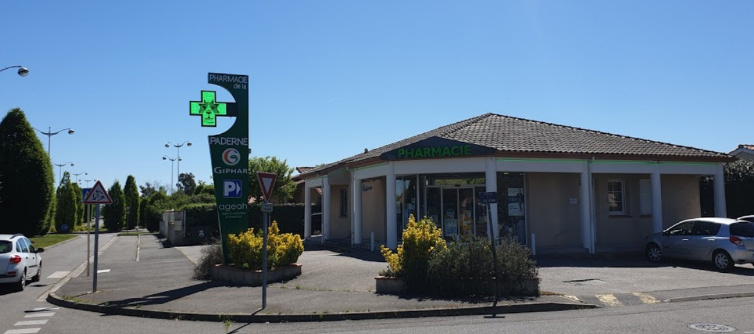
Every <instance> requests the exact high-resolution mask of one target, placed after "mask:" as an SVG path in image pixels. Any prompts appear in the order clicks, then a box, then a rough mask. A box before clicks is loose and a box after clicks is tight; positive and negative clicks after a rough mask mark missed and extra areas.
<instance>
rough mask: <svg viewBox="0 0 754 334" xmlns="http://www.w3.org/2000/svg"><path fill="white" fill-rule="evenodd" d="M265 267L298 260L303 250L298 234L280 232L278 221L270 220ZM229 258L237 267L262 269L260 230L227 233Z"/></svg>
mask: <svg viewBox="0 0 754 334" xmlns="http://www.w3.org/2000/svg"><path fill="white" fill-rule="evenodd" d="M267 232H268V233H267V268H268V269H274V268H278V267H282V266H287V265H290V264H293V263H296V261H298V257H299V256H301V254H302V253H303V252H304V243H303V242H302V241H301V237H300V236H299V235H298V234H291V233H285V234H280V229H278V223H277V222H276V221H273V222H272V225H270V228H269V230H268V231H267ZM228 248H229V249H230V260H231V261H232V262H233V263H234V264H235V265H236V266H238V267H242V268H250V269H257V270H260V269H262V231H261V230H260V231H257V232H256V233H255V232H254V228H250V229H249V230H247V231H246V232H243V233H239V234H237V235H235V234H229V235H228Z"/></svg>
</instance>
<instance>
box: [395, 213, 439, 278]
mask: <svg viewBox="0 0 754 334" xmlns="http://www.w3.org/2000/svg"><path fill="white" fill-rule="evenodd" d="M445 247H446V245H445V240H443V238H442V231H441V230H440V228H438V227H437V225H435V223H434V222H432V220H431V219H429V218H426V217H425V218H424V219H422V220H420V221H418V222H417V221H416V220H415V219H414V216H413V215H411V216H410V217H409V218H408V227H407V228H406V229H405V230H403V243H401V244H400V245H398V249H397V250H396V252H393V251H391V250H390V249H389V248H387V247H385V246H380V252H381V253H382V256H383V257H384V258H385V261H386V262H387V264H388V270H389V271H388V274H389V275H392V276H395V277H402V278H404V279H405V280H406V284H407V285H408V288H409V289H414V290H415V289H417V288H420V287H422V286H424V285H425V284H424V283H425V282H426V280H427V271H428V268H429V260H430V258H431V257H432V253H433V252H435V251H441V250H444V249H445Z"/></svg>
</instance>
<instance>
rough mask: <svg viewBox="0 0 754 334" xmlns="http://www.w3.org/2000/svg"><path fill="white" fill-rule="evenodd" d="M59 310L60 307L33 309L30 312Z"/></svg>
mask: <svg viewBox="0 0 754 334" xmlns="http://www.w3.org/2000/svg"><path fill="white" fill-rule="evenodd" d="M59 309H60V307H35V308H33V309H31V310H32V311H34V312H39V311H49V310H59Z"/></svg>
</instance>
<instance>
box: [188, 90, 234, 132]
mask: <svg viewBox="0 0 754 334" xmlns="http://www.w3.org/2000/svg"><path fill="white" fill-rule="evenodd" d="M189 106H190V110H189V114H190V115H192V116H199V115H201V116H202V127H208V126H211V127H216V126H217V117H218V116H231V115H229V114H228V104H227V103H224V102H220V103H218V102H217V101H215V92H214V91H208V90H203V91H202V100H201V101H191V102H189Z"/></svg>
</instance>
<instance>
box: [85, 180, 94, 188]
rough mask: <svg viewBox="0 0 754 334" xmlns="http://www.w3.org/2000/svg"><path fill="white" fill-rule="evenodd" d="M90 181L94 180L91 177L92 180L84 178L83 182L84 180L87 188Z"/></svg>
mask: <svg viewBox="0 0 754 334" xmlns="http://www.w3.org/2000/svg"><path fill="white" fill-rule="evenodd" d="M92 181H94V180H93V179H92V180H84V182H86V187H87V188H89V182H92Z"/></svg>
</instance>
